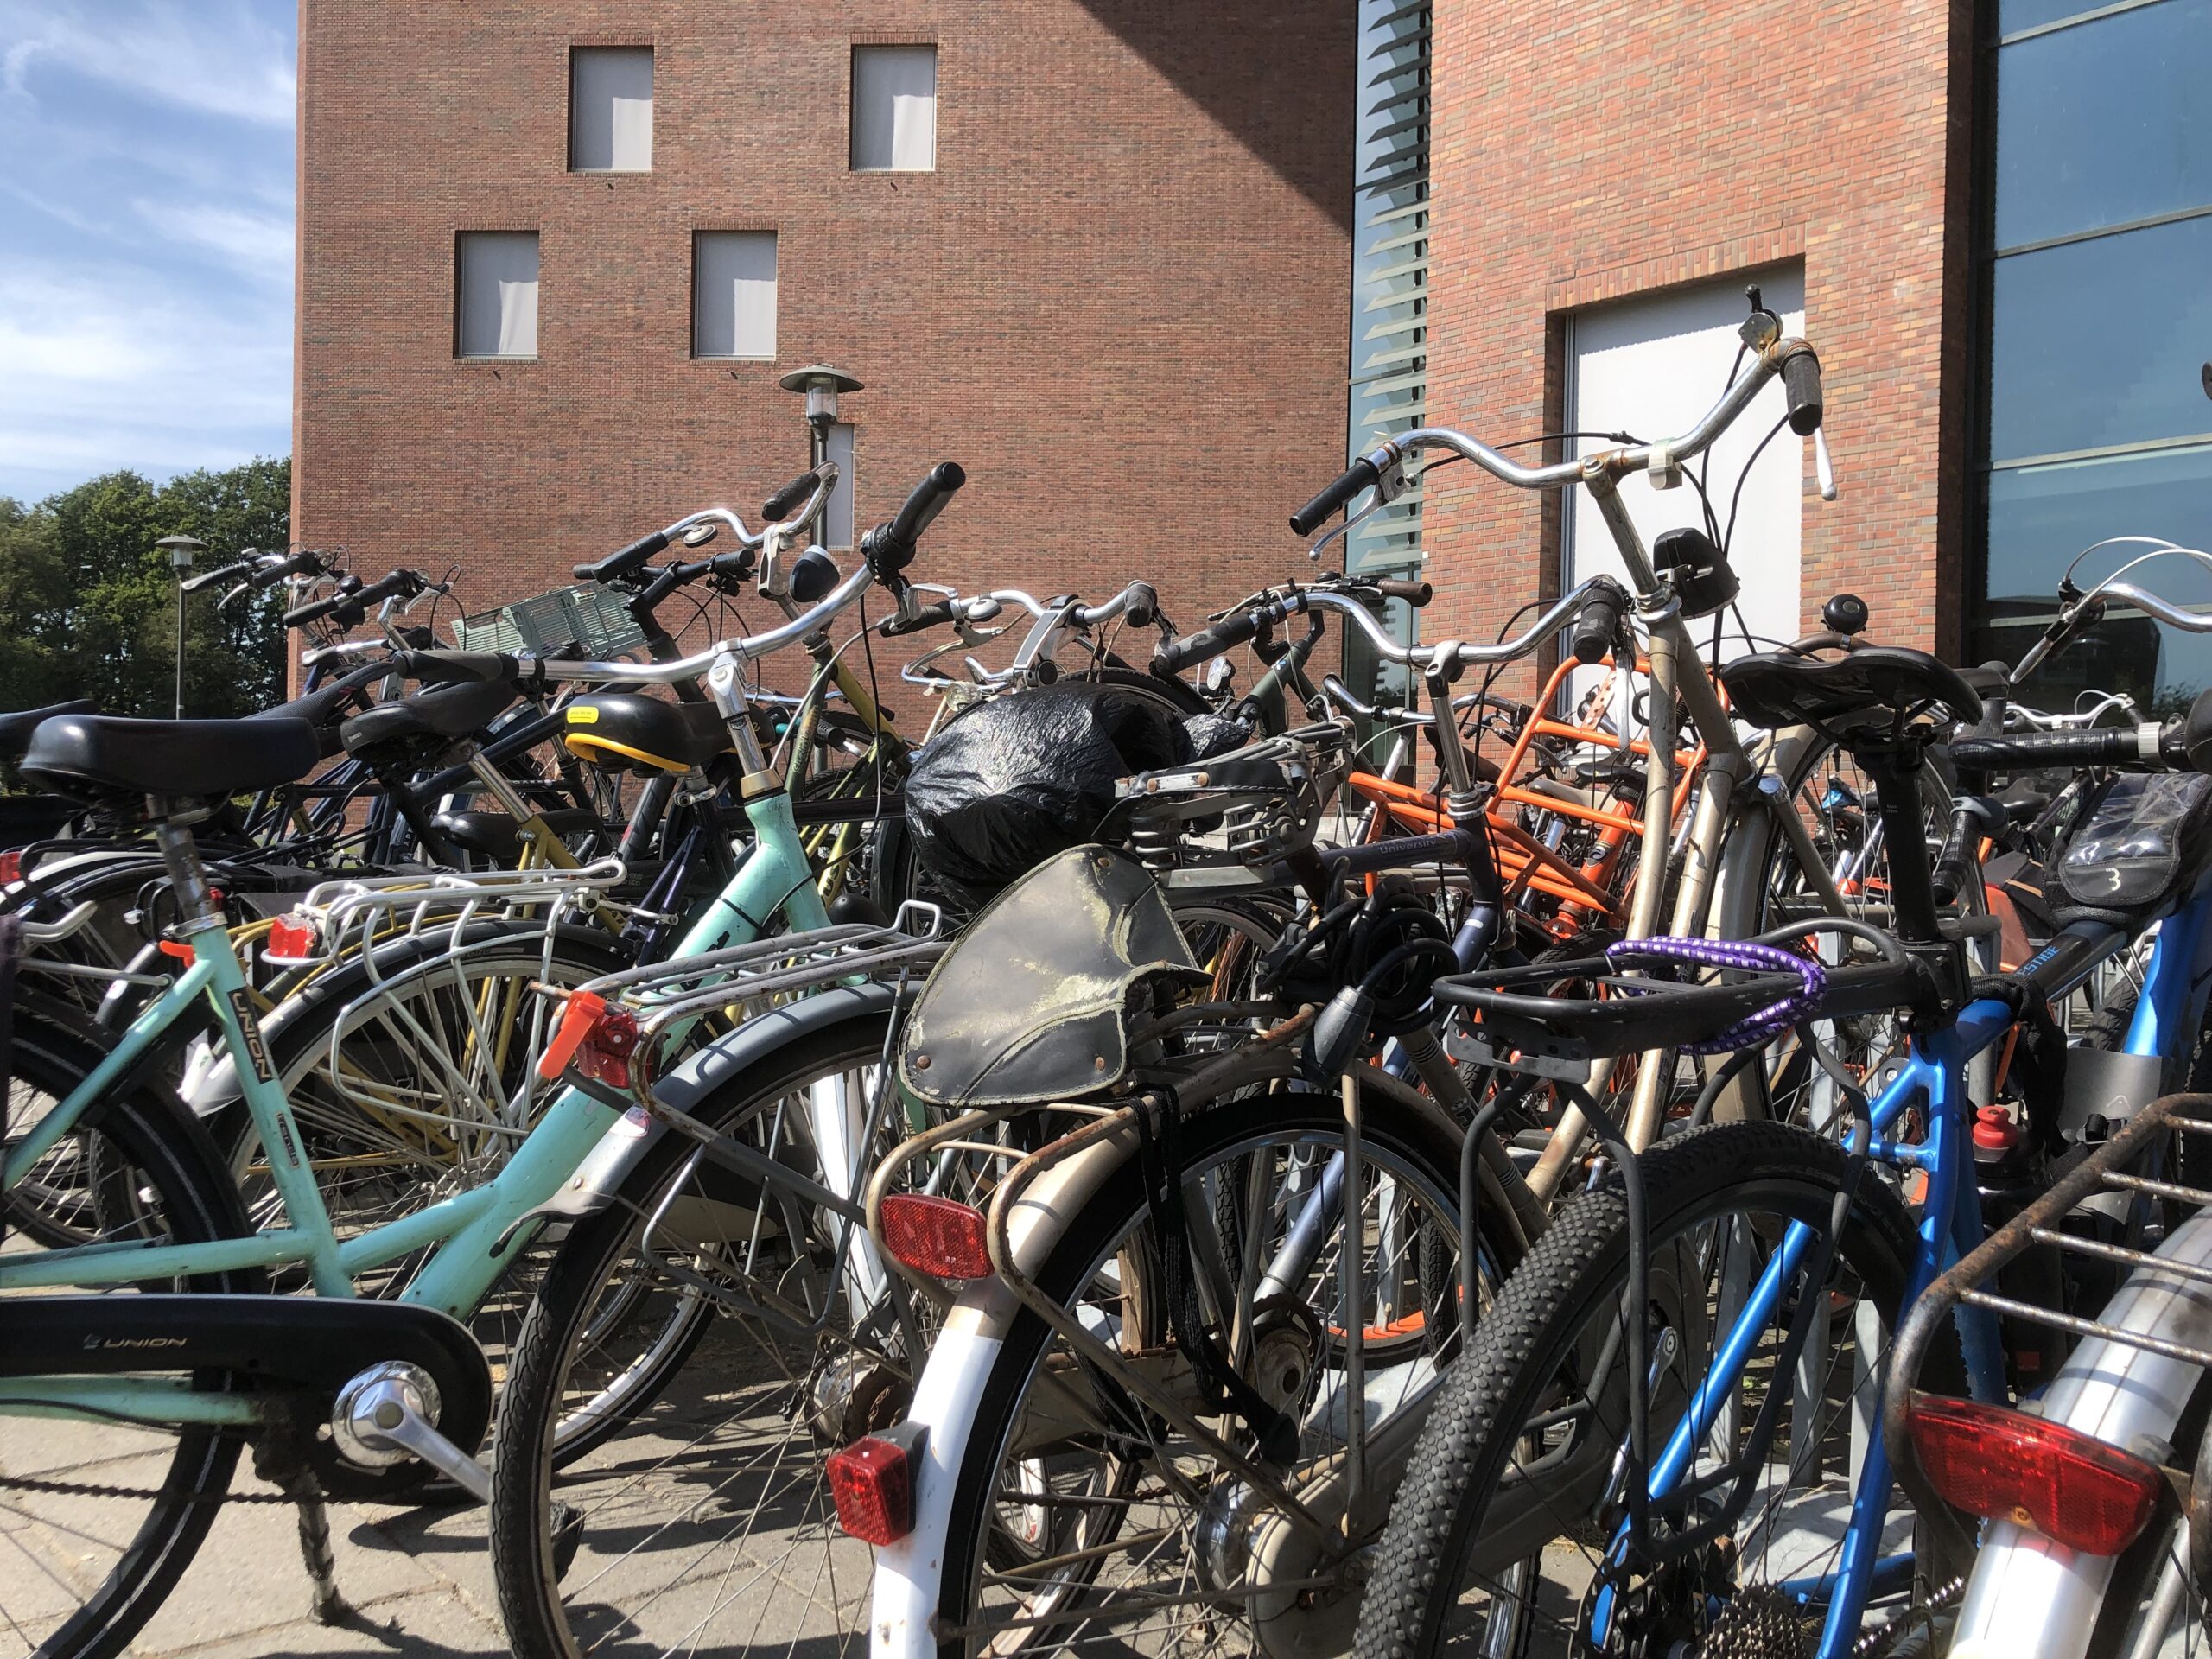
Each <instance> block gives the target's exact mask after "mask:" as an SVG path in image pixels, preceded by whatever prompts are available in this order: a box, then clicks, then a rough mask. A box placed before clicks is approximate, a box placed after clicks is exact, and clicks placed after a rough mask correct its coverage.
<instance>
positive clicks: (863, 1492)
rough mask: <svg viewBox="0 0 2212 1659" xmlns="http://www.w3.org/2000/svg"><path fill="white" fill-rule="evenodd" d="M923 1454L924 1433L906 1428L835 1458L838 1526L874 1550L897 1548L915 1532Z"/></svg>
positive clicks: (832, 1489)
mask: <svg viewBox="0 0 2212 1659" xmlns="http://www.w3.org/2000/svg"><path fill="white" fill-rule="evenodd" d="M921 1449H922V1436H921V1430H920V1428H919V1427H918V1426H908V1425H905V1424H902V1425H900V1426H899V1427H898V1428H895V1429H893V1430H892V1431H891V1433H890V1434H889V1435H888V1436H885V1435H879V1434H870V1435H868V1436H867V1437H866V1438H865V1439H862V1440H855V1441H854V1442H853V1443H852V1444H851V1445H850V1446H846V1447H844V1448H843V1449H842V1451H838V1452H832V1453H831V1454H830V1457H829V1495H830V1496H831V1497H834V1498H835V1499H836V1503H837V1524H838V1525H839V1526H840V1527H842V1529H844V1530H845V1531H846V1532H847V1533H849V1534H850V1535H852V1536H853V1537H855V1538H858V1539H860V1540H861V1541H862V1542H864V1543H870V1544H895V1543H897V1542H898V1541H899V1540H900V1539H901V1538H904V1537H905V1536H906V1535H907V1534H908V1533H910V1532H912V1530H913V1529H914V1465H915V1463H916V1462H917V1461H918V1460H919V1458H920V1455H921Z"/></svg>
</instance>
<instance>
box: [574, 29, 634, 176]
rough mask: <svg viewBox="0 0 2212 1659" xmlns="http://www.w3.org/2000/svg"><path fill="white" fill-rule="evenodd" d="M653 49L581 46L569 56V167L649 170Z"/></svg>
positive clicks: (597, 170) (579, 169) (584, 170)
mask: <svg viewBox="0 0 2212 1659" xmlns="http://www.w3.org/2000/svg"><path fill="white" fill-rule="evenodd" d="M652 165H653V49H652V48H651V47H649V46H580V47H577V48H575V50H573V51H571V52H570V53H569V170H570V171H571V172H575V173H650V172H651V171H652Z"/></svg>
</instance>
